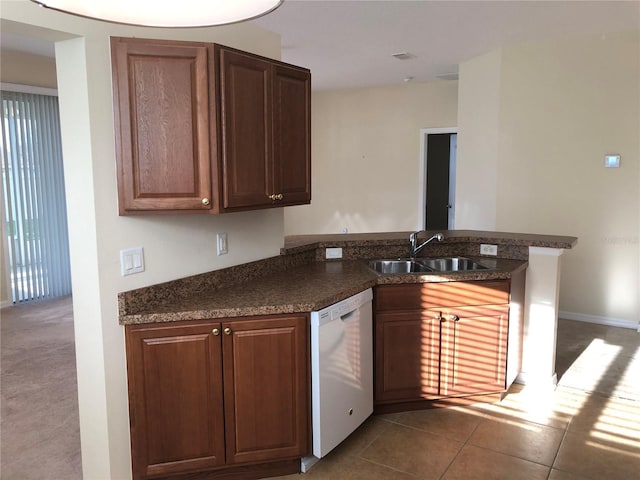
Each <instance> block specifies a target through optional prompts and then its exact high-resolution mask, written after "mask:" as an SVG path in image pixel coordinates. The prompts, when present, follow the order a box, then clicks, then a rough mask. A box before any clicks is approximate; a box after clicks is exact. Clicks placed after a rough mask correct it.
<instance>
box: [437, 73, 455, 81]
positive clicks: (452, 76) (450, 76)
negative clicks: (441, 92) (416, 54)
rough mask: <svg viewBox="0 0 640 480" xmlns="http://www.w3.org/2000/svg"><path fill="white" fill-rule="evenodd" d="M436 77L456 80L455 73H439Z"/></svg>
mask: <svg viewBox="0 0 640 480" xmlns="http://www.w3.org/2000/svg"><path fill="white" fill-rule="evenodd" d="M436 78H438V79H440V80H458V74H457V73H439V74H438V75H436Z"/></svg>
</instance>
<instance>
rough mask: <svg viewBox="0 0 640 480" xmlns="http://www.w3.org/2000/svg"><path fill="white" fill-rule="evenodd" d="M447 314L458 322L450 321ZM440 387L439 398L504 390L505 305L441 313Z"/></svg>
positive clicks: (506, 316)
mask: <svg viewBox="0 0 640 480" xmlns="http://www.w3.org/2000/svg"><path fill="white" fill-rule="evenodd" d="M450 315H452V316H454V317H455V318H457V319H458V320H450V319H449V318H451V317H449V316H450ZM444 318H445V319H446V321H444V322H443V323H442V331H441V335H442V339H441V348H442V363H441V373H440V375H441V378H440V388H441V394H442V395H443V396H454V395H469V394H474V393H484V392H499V391H502V390H504V389H505V388H506V385H505V378H506V365H507V339H508V325H509V308H508V306H506V305H501V306H495V307H489V308H485V309H480V308H473V307H472V308H469V309H464V308H458V309H451V310H447V311H445V312H444Z"/></svg>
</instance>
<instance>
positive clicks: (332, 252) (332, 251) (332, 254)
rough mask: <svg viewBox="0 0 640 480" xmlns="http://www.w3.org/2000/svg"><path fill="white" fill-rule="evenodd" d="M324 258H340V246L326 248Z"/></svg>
mask: <svg viewBox="0 0 640 480" xmlns="http://www.w3.org/2000/svg"><path fill="white" fill-rule="evenodd" d="M325 258H326V259H331V258H342V248H327V249H326V250H325Z"/></svg>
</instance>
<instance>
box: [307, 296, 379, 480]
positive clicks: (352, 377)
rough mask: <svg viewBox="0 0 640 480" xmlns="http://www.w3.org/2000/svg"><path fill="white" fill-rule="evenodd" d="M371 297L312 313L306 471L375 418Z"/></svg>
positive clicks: (353, 299) (356, 299) (343, 301)
mask: <svg viewBox="0 0 640 480" xmlns="http://www.w3.org/2000/svg"><path fill="white" fill-rule="evenodd" d="M372 299H373V292H372V290H371V289H368V290H365V291H364V292H360V293H358V294H356V295H353V296H352V297H349V298H347V299H345V300H342V301H341V302H339V303H336V304H334V305H331V306H329V307H326V308H324V309H322V310H319V311H316V312H311V415H312V424H313V455H312V456H309V457H305V458H303V459H302V464H301V470H302V471H303V472H306V471H307V470H308V469H309V468H311V466H312V465H313V464H314V463H316V462H317V461H318V460H319V459H320V458H322V457H323V456H325V455H326V454H327V453H329V452H330V451H331V450H333V448H335V447H336V446H337V445H338V444H339V443H340V442H342V441H343V440H344V439H345V438H347V437H348V436H349V435H350V434H351V432H353V431H354V430H355V429H356V428H358V426H360V424H362V422H364V421H365V420H366V419H367V418H368V417H369V416H370V415H371V414H372V413H373V318H372V305H371V301H372Z"/></svg>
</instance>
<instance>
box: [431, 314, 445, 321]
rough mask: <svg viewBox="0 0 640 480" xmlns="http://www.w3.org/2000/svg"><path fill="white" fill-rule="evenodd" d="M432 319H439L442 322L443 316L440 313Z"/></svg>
mask: <svg viewBox="0 0 640 480" xmlns="http://www.w3.org/2000/svg"><path fill="white" fill-rule="evenodd" d="M433 319H434V320H439V321H441V322H444V321H445V320H444V317H443V316H442V315H438V316H437V317H433Z"/></svg>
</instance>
